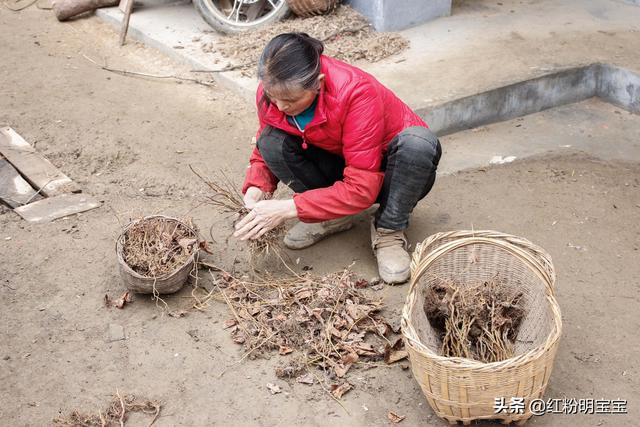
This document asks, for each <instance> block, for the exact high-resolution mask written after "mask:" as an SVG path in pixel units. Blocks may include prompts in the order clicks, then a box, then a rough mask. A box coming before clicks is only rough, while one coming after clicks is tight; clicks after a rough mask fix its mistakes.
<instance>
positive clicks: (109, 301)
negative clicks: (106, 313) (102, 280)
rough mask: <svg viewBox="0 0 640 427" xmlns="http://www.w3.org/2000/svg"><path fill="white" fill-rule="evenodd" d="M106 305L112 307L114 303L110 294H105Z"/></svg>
mask: <svg viewBox="0 0 640 427" xmlns="http://www.w3.org/2000/svg"><path fill="white" fill-rule="evenodd" d="M104 305H105V306H107V307H111V306H112V305H113V304H112V302H111V298H109V294H104Z"/></svg>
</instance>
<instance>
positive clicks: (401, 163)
mask: <svg viewBox="0 0 640 427" xmlns="http://www.w3.org/2000/svg"><path fill="white" fill-rule="evenodd" d="M258 150H260V154H261V155H262V158H263V159H264V161H265V163H266V164H267V166H268V167H269V169H270V170H271V172H272V173H273V174H274V175H275V176H276V177H278V179H279V180H280V181H282V182H283V183H285V184H287V185H288V186H289V187H290V188H291V189H292V190H293V191H295V192H296V193H303V192H305V191H307V190H312V189H315V188H325V187H330V186H331V185H333V183H334V182H336V181H341V180H342V179H343V172H344V167H345V162H344V159H343V158H342V157H340V156H338V155H335V154H332V153H329V152H328V151H325V150H322V149H320V148H318V147H314V146H313V145H309V144H308V145H307V148H306V149H304V148H302V139H301V138H300V137H298V136H295V135H290V134H288V133H286V132H284V131H282V130H280V129H276V128H273V127H270V126H267V127H266V128H265V129H264V130H263V131H262V134H260V138H258ZM441 155H442V148H441V147H440V142H439V141H438V138H437V137H436V135H435V134H434V133H433V132H431V131H430V130H429V129H427V128H425V127H418V126H416V127H411V128H407V129H405V130H404V131H402V132H400V133H399V134H398V135H397V136H396V137H395V138H393V139H392V140H391V142H390V143H389V147H388V150H387V153H386V154H385V155H384V158H383V159H382V170H383V171H384V172H385V175H384V181H383V184H382V189H381V190H380V193H379V195H378V199H377V202H378V203H380V209H378V212H377V214H376V227H381V228H386V229H389V230H404V229H405V228H407V226H408V225H409V216H410V215H411V212H412V211H413V208H415V206H416V204H417V203H418V201H419V200H421V199H422V198H424V197H425V196H426V195H427V194H428V193H429V191H430V190H431V188H432V187H433V184H434V183H435V180H436V170H437V168H438V162H439V161H440V156H441Z"/></svg>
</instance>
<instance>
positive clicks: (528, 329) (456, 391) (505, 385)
mask: <svg viewBox="0 0 640 427" xmlns="http://www.w3.org/2000/svg"><path fill="white" fill-rule="evenodd" d="M411 273H412V274H411V282H410V289H409V294H408V296H407V301H406V304H405V307H404V309H403V313H402V333H403V336H404V339H405V344H406V347H407V350H408V352H409V358H410V360H411V369H412V371H413V375H414V376H415V378H416V380H417V381H418V383H419V384H420V387H421V388H422V391H423V393H424V395H425V396H426V398H427V401H428V402H429V404H430V405H431V408H433V410H434V411H435V413H436V414H437V415H438V416H439V417H441V418H444V419H445V420H447V421H449V423H451V424H454V423H457V422H458V421H461V422H463V423H464V424H465V425H466V424H470V423H471V422H472V421H475V420H486V419H498V420H502V422H503V423H510V422H517V423H518V424H524V423H525V422H526V421H527V420H528V419H529V418H530V417H531V416H532V413H531V411H530V409H529V404H530V402H531V400H532V399H536V398H541V397H542V396H543V394H544V391H545V389H546V387H547V383H548V381H549V376H550V375H551V371H552V368H553V362H554V358H555V355H556V351H557V349H558V343H559V339H560V334H561V332H562V320H561V317H560V308H559V307H558V303H557V302H556V299H555V296H554V286H555V272H554V269H553V264H552V262H551V258H550V257H549V255H548V254H547V253H546V252H545V251H544V250H543V249H541V248H540V247H538V246H536V245H534V244H533V243H531V242H529V241H528V240H526V239H523V238H519V237H516V236H511V235H508V234H504V233H499V232H496V231H454V232H447V233H438V234H435V235H433V236H431V237H429V238H427V239H426V240H425V241H424V242H422V243H421V244H419V245H418V246H417V247H416V250H415V252H414V255H413V259H412V264H411ZM496 277H497V278H498V279H499V280H500V281H501V282H502V283H504V284H507V285H508V286H516V287H518V289H519V290H520V291H521V292H522V293H523V298H522V301H523V306H524V308H525V316H524V318H523V320H522V323H521V326H520V330H519V332H518V336H517V338H516V342H515V343H514V349H515V355H514V357H512V358H509V359H506V360H503V361H500V362H494V363H483V362H480V361H476V360H472V359H466V358H454V357H444V356H442V355H441V354H440V349H441V345H442V343H441V340H440V337H439V335H438V333H437V332H436V331H435V330H434V329H433V328H432V327H431V325H430V323H429V320H428V319H427V316H426V314H425V312H424V309H423V302H424V295H425V294H424V292H425V290H426V289H428V288H429V286H430V285H431V284H433V283H435V282H436V281H437V280H442V279H443V280H452V281H455V282H456V283H457V284H458V285H462V286H464V285H465V284H466V285H474V284H477V283H479V282H481V281H489V280H491V279H493V278H496ZM496 398H505V402H506V403H507V404H509V402H510V401H511V398H524V403H525V405H524V411H523V412H522V413H518V412H520V411H515V413H508V412H510V411H501V412H499V413H496V409H495V408H496V406H495V405H496Z"/></svg>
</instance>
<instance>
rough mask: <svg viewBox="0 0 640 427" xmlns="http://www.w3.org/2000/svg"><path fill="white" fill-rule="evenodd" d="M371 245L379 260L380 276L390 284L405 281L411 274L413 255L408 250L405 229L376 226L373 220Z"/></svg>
mask: <svg viewBox="0 0 640 427" xmlns="http://www.w3.org/2000/svg"><path fill="white" fill-rule="evenodd" d="M371 247H372V248H373V252H374V253H375V254H376V258H377V260H378V273H379V274H380V278H381V279H382V280H384V281H385V282H387V283H389V284H393V283H404V282H406V281H407V280H409V276H410V275H411V257H410V256H409V253H408V252H407V247H408V243H407V238H406V236H405V235H404V230H388V229H386V228H375V226H374V223H373V221H372V222H371Z"/></svg>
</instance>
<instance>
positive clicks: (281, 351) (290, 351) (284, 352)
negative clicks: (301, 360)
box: [278, 345, 293, 356]
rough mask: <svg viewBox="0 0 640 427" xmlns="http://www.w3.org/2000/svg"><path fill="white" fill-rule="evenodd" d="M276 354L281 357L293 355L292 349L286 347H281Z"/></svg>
mask: <svg viewBox="0 0 640 427" xmlns="http://www.w3.org/2000/svg"><path fill="white" fill-rule="evenodd" d="M278 353H280V355H281V356H284V355H285V354H289V353H293V349H292V348H291V347H287V346H286V345H281V346H280V349H279V350H278Z"/></svg>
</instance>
